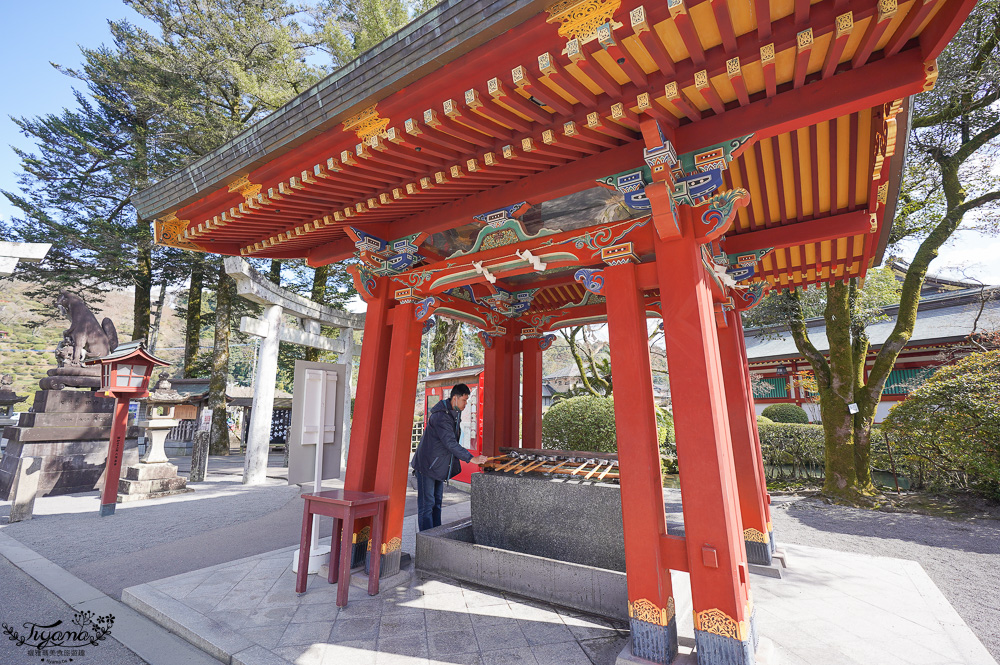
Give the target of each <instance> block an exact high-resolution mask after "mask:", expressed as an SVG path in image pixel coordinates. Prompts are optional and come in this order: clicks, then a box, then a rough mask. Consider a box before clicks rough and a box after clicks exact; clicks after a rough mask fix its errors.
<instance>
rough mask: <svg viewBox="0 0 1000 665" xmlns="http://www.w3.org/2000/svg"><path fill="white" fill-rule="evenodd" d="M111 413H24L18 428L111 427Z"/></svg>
mask: <svg viewBox="0 0 1000 665" xmlns="http://www.w3.org/2000/svg"><path fill="white" fill-rule="evenodd" d="M112 417H113V414H111V413H22V414H21V419H20V420H19V421H18V423H17V426H18V427H111V419H112Z"/></svg>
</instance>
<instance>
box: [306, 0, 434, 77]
mask: <svg viewBox="0 0 1000 665" xmlns="http://www.w3.org/2000/svg"><path fill="white" fill-rule="evenodd" d="M434 4H436V3H434V2H429V1H428V0H424V1H423V2H418V3H417V6H416V8H415V9H416V11H417V13H421V12H423V11H426V10H427V9H429V8H430V7H431V6H433V5H434ZM325 7H326V8H327V10H328V16H327V18H326V19H325V20H324V21H322V24H321V30H320V35H321V36H322V39H323V42H324V48H325V50H326V51H327V52H328V53H330V56H331V57H332V58H333V61H334V65H335V66H337V67H342V66H344V65H346V64H347V63H348V62H350V61H351V60H354V59H355V58H356V57H358V56H359V55H361V54H362V53H364V52H365V51H367V50H368V49H370V48H371V47H373V46H375V45H376V44H378V43H379V42H381V41H382V40H384V39H385V38H387V37H389V36H390V35H392V34H393V33H394V32H396V31H397V30H399V29H400V28H401V27H403V26H404V25H405V24H406V23H407V21H409V15H408V14H407V7H406V3H405V2H403V1H402V0H328V2H327V3H325Z"/></svg>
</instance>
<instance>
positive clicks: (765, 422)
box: [757, 416, 774, 427]
mask: <svg viewBox="0 0 1000 665" xmlns="http://www.w3.org/2000/svg"><path fill="white" fill-rule="evenodd" d="M773 422H774V421H773V420H771V419H770V418H768V417H766V416H757V427H760V426H761V425H770V424H771V423H773Z"/></svg>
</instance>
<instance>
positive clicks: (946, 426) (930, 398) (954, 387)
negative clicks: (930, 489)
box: [882, 351, 1000, 499]
mask: <svg viewBox="0 0 1000 665" xmlns="http://www.w3.org/2000/svg"><path fill="white" fill-rule="evenodd" d="M882 428H883V430H884V431H885V432H886V433H887V434H888V435H889V437H890V438H891V439H892V441H893V445H894V450H895V452H896V455H897V456H900V457H905V458H906V459H907V460H908V461H909V462H911V463H912V462H922V463H923V464H925V465H926V466H927V467H929V469H928V471H929V473H930V475H931V476H932V477H931V478H930V481H931V484H940V485H948V486H952V487H957V488H960V489H972V490H975V491H978V492H981V493H983V494H986V495H988V496H992V497H993V498H998V499H1000V351H989V352H986V353H975V354H972V355H969V356H967V357H965V358H963V359H962V360H960V361H958V363H956V364H955V365H953V366H950V367H942V368H941V369H939V370H938V371H937V372H935V373H934V375H933V376H931V377H930V378H929V379H927V381H926V382H925V383H924V384H923V385H921V386H920V387H919V388H917V389H916V390H914V391H913V392H912V393H910V396H909V397H907V398H906V400H904V401H902V402H900V403H899V404H897V405H896V406H895V407H893V409H892V411H890V412H889V417H888V418H886V420H885V422H884V423H883V424H882Z"/></svg>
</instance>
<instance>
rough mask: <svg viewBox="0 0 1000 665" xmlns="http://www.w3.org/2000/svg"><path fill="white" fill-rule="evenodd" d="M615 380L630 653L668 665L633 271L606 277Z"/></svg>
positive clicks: (655, 487)
mask: <svg viewBox="0 0 1000 665" xmlns="http://www.w3.org/2000/svg"><path fill="white" fill-rule="evenodd" d="M604 277H605V286H604V295H605V296H606V297H607V306H608V338H609V341H610V344H611V372H612V374H613V376H614V377H615V385H616V386H619V387H621V386H626V388H625V389H624V390H623V389H619V391H618V392H619V394H618V395H616V399H615V429H616V439H617V441H618V463H619V466H620V469H619V473H620V482H621V496H622V524H623V527H624V533H625V571H626V577H627V583H628V607H629V617H630V624H631V629H632V653H633V654H635V655H636V656H640V657H642V658H646V659H648V660H652V661H656V662H660V663H669V662H670V661H672V660H673V659H674V656H676V655H677V620H676V617H675V616H674V599H673V591H672V588H671V584H670V571H669V570H668V563H669V562H668V561H666V560H665V559H664V555H663V552H662V550H661V540H662V539H663V538H665V537H666V535H667V521H666V514H665V513H664V508H663V480H662V477H661V475H660V451H659V446H658V444H657V438H656V415H655V413H654V412H653V380H652V374H651V371H650V365H649V354H648V353H646V352H645V351H646V310H645V307H643V303H642V292H641V291H640V289H639V286H638V284H637V282H636V273H635V266H634V265H632V264H630V263H629V264H625V265H618V266H611V267H609V268H607V269H606V270H605V271H604Z"/></svg>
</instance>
